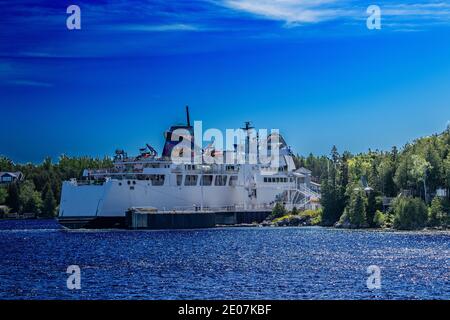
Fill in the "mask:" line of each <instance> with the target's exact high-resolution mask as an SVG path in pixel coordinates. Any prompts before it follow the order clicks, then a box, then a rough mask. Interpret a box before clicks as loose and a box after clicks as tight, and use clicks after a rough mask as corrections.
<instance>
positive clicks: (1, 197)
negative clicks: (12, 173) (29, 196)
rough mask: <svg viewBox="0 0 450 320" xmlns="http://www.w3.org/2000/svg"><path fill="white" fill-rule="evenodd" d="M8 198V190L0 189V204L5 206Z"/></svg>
mask: <svg viewBox="0 0 450 320" xmlns="http://www.w3.org/2000/svg"><path fill="white" fill-rule="evenodd" d="M7 197H8V191H7V189H6V188H4V187H0V204H5V202H6V198H7Z"/></svg>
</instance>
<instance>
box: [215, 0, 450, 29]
mask: <svg viewBox="0 0 450 320" xmlns="http://www.w3.org/2000/svg"><path fill="white" fill-rule="evenodd" d="M422 1H423V0H422ZM220 4H221V5H223V6H226V7H228V8H230V9H233V10H236V11H241V12H246V13H249V14H253V15H255V16H258V17H262V18H266V19H271V20H278V21H284V22H285V23H286V26H296V25H299V24H307V23H316V22H321V21H325V20H333V19H338V18H346V19H358V20H359V19H365V18H366V17H367V13H366V9H367V6H368V2H365V3H361V2H359V3H358V2H355V1H351V0H317V1H314V0H221V2H220ZM378 5H379V6H380V7H381V12H382V15H385V16H390V17H398V18H400V17H408V16H409V17H411V19H413V18H414V19H416V20H419V21H420V20H423V19H428V18H434V19H441V20H447V19H448V18H449V17H450V3H449V2H431V3H430V2H426V3H394V2H393V1H386V2H383V1H380V3H379V4H378Z"/></svg>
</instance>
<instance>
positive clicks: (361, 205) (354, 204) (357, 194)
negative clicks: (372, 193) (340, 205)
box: [346, 189, 367, 228]
mask: <svg viewBox="0 0 450 320" xmlns="http://www.w3.org/2000/svg"><path fill="white" fill-rule="evenodd" d="M346 212H347V218H348V220H349V222H350V224H351V225H352V227H354V228H362V227H366V226H367V221H366V205H365V196H364V192H363V191H362V190H360V189H355V190H354V191H353V192H352V196H351V197H350V203H349V206H348V207H347V210H346Z"/></svg>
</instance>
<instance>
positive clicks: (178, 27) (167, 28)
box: [111, 23, 207, 32]
mask: <svg viewBox="0 0 450 320" xmlns="http://www.w3.org/2000/svg"><path fill="white" fill-rule="evenodd" d="M111 29H113V30H116V31H137V32H173V31H205V30H207V29H206V28H203V27H200V26H196V25H191V24H184V23H174V24H160V25H155V24H124V25H115V26H113V27H112V28H111Z"/></svg>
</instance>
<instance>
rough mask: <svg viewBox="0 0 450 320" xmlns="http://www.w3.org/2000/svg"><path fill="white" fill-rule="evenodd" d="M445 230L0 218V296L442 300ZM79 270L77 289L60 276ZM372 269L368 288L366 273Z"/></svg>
mask: <svg viewBox="0 0 450 320" xmlns="http://www.w3.org/2000/svg"><path fill="white" fill-rule="evenodd" d="M449 258H450V235H449V233H433V234H430V233H420V232H417V233H401V232H380V231H345V230H335V229H325V228H229V229H211V230H183V231H110V230H108V231H105V230H104V231H98V230H97V231H65V230H62V229H60V228H59V226H58V225H57V223H56V222H55V221H51V220H34V221H32V220H30V221H0V299H450V269H449ZM69 265H79V266H80V268H81V287H82V288H81V290H78V291H77V290H75V291H71V290H68V289H67V286H66V280H67V276H68V275H67V274H66V269H67V267H68V266H69ZM370 265H378V266H379V267H380V268H381V275H382V278H381V285H382V286H381V289H380V290H369V289H368V288H367V285H366V280H367V276H368V275H367V274H366V272H367V267H368V266H370Z"/></svg>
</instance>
